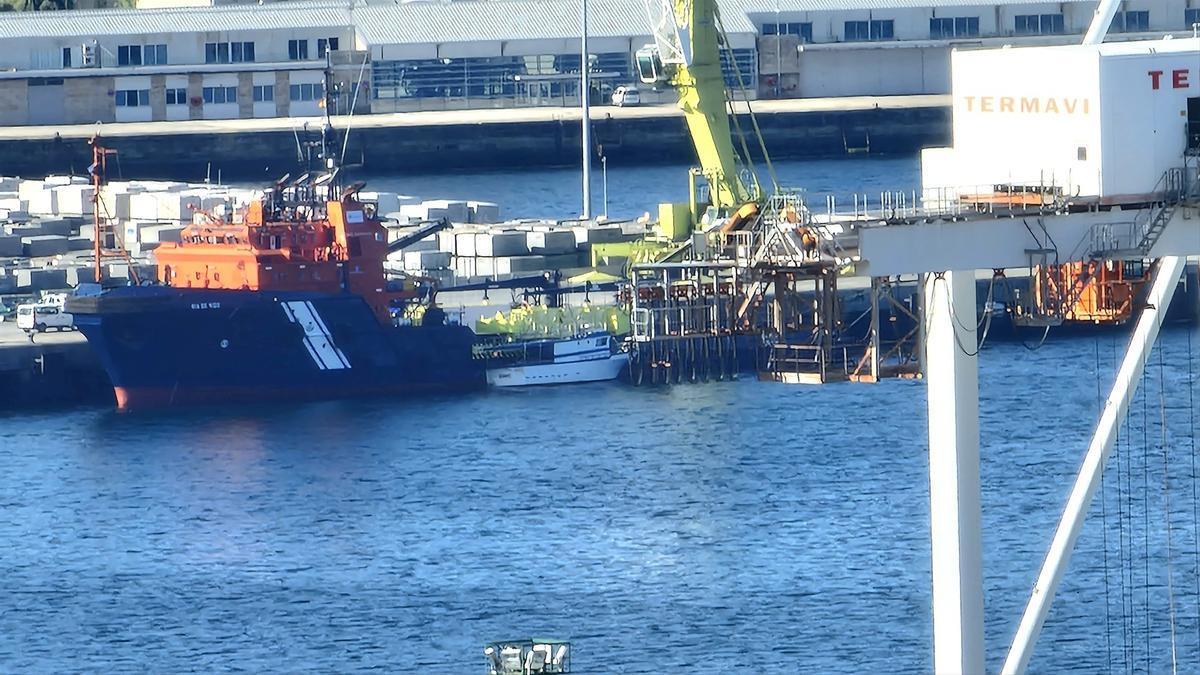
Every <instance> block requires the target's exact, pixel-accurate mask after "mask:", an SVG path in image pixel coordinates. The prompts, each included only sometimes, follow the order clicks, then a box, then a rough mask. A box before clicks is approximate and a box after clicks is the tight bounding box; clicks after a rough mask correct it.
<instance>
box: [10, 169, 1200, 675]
mask: <svg viewBox="0 0 1200 675" xmlns="http://www.w3.org/2000/svg"><path fill="white" fill-rule="evenodd" d="M888 162H893V164H889V163H888ZM905 162H907V163H905ZM847 167H849V169H853V170H859V171H861V172H862V173H861V176H860V177H862V178H863V181H864V182H869V181H871V180H876V181H878V180H883V179H884V178H886V177H887V176H888V175H891V173H892V172H894V171H909V172H911V171H912V170H913V162H912V160H911V159H910V160H905V161H904V162H902V161H900V160H887V161H886V162H880V163H871V162H867V163H847ZM855 167H858V168H857V169H854V168H855ZM905 167H907V168H905ZM799 168H800V169H803V167H799ZM835 168H836V167H835ZM813 170H814V171H815V170H816V169H813ZM650 177H651V178H652V177H653V176H652V175H650ZM561 179H562V176H559V180H560V182H561ZM649 179H650V178H647V180H649ZM474 180H475V182H476V183H478V184H480V185H483V184H486V183H487V180H488V179H487V177H486V176H484V177H479V176H477V177H475V178H474ZM810 184H811V182H810ZM831 185H832V183H831ZM460 187H461V186H460ZM834 187H835V188H836V187H837V186H836V185H835V186H834ZM456 189H457V188H456ZM489 189H491V188H489ZM672 189H673V188H672ZM849 189H853V188H848V189H847V191H849ZM413 191H414V192H425V193H426V195H427V196H456V195H454V194H445V195H433V194H428V191H427V190H421V191H417V190H413ZM568 193H569V189H567V188H563V189H561V190H560V191H559V192H558V193H556V194H558V197H556V198H555V199H557V200H558V202H561V203H567V202H569V201H570V200H571V199H573V198H572V197H571V196H570V195H569V194H568ZM484 198H488V197H487V196H485V197H484ZM545 201H546V200H543V202H545ZM551 201H552V200H551ZM539 203H541V202H538V201H537V200H531V201H530V202H528V203H526V204H525V206H524V207H520V208H523V209H525V211H524V213H526V214H528V215H538V214H537V213H533V211H536V207H537V206H538V204H539ZM546 203H549V202H546ZM551 206H555V204H551ZM1197 340H1200V338H1196V337H1195V336H1191V335H1190V334H1189V332H1187V331H1185V330H1182V329H1174V330H1171V331H1169V332H1168V333H1167V334H1166V335H1165V337H1164V340H1163V345H1165V346H1164V347H1163V348H1162V350H1161V352H1156V353H1155V354H1154V355H1153V356H1152V357H1151V360H1150V363H1151V365H1150V368H1149V369H1148V374H1147V379H1146V382H1145V384H1144V387H1143V389H1142V392H1143V393H1144V394H1145V395H1139V397H1138V399H1137V400H1136V401H1135V403H1134V405H1133V412H1132V414H1131V419H1130V425H1129V429H1130V433H1128V434H1127V436H1126V438H1125V439H1124V440H1123V441H1122V443H1121V445H1120V451H1119V453H1118V454H1117V457H1116V459H1114V460H1113V462H1112V464H1111V466H1110V472H1109V474H1108V477H1107V478H1106V481H1105V486H1104V490H1103V493H1102V494H1103V496H1104V499H1102V500H1100V501H1098V502H1097V504H1096V506H1095V507H1094V508H1093V509H1092V517H1091V518H1090V520H1089V522H1088V524H1087V526H1086V527H1085V529H1084V532H1083V535H1082V536H1081V538H1080V549H1079V551H1078V553H1077V554H1076V556H1075V558H1074V560H1073V563H1072V566H1071V572H1070V574H1069V575H1068V577H1067V579H1066V581H1065V583H1064V586H1063V589H1062V592H1061V594H1060V597H1059V600H1058V602H1057V603H1056V604H1055V606H1054V609H1053V610H1052V612H1051V614H1050V618H1049V621H1048V624H1047V629H1046V633H1045V635H1044V636H1043V638H1042V641H1041V643H1040V646H1039V649H1038V651H1037V654H1036V655H1035V659H1034V662H1033V669H1034V670H1035V671H1037V672H1045V673H1061V672H1068V671H1070V672H1080V673H1092V672H1105V671H1107V670H1109V666H1110V665H1111V666H1112V670H1114V671H1116V672H1123V671H1126V670H1127V669H1130V670H1138V671H1149V672H1167V671H1169V669H1170V667H1171V660H1170V659H1171V626H1172V621H1171V617H1172V613H1173V614H1174V618H1175V620H1174V626H1175V629H1176V630H1175V635H1176V645H1177V655H1178V660H1179V665H1180V668H1179V669H1180V670H1181V671H1183V672H1196V671H1197V670H1200V649H1198V637H1197V636H1198V635H1200V633H1198V631H1200V623H1198V622H1197V614H1198V613H1200V611H1198V610H1200V605H1198V604H1197V603H1198V599H1200V596H1198V595H1197V589H1198V586H1197V578H1196V574H1195V566H1196V563H1197V556H1196V545H1197V544H1196V536H1195V532H1196V520H1195V515H1196V511H1195V509H1196V508H1197V502H1196V501H1195V495H1196V492H1195V490H1196V484H1195V481H1194V480H1193V479H1192V476H1193V473H1192V466H1193V457H1194V455H1193V447H1192V442H1191V434H1190V428H1191V426H1192V421H1193V420H1192V417H1193V414H1192V410H1193V409H1194V406H1193V405H1192V398H1193V397H1192V394H1191V389H1190V386H1189V385H1190V383H1189V372H1191V370H1192V368H1191V365H1192V364H1190V362H1189V358H1188V349H1189V347H1190V346H1191V345H1192V343H1193V342H1195V343H1196V346H1197V347H1198V348H1200V341H1197ZM1122 345H1123V337H1121V336H1119V335H1118V336H1113V335H1103V336H1101V337H1095V338H1093V337H1087V338H1081V339H1075V340H1060V341H1054V340H1051V341H1050V342H1048V343H1047V344H1046V345H1045V346H1044V347H1043V348H1041V349H1040V350H1038V351H1032V352H1031V351H1028V350H1027V349H1026V348H1025V347H1023V346H1022V345H1020V344H1016V343H1008V344H1004V343H997V344H992V345H989V346H988V347H987V348H985V349H984V350H983V353H982V356H981V359H980V365H981V390H982V394H981V409H982V413H981V425H982V438H983V442H982V455H983V486H984V487H983V490H984V492H983V499H984V533H983V541H984V546H985V551H984V555H985V566H986V568H985V580H986V586H987V598H986V600H987V606H986V612H987V627H986V641H987V648H988V663H989V668H990V669H991V670H996V669H998V667H999V663H1000V660H1001V659H1002V657H1003V652H1004V649H1005V648H1006V647H1007V643H1008V641H1009V640H1010V638H1011V635H1012V632H1013V630H1014V628H1015V625H1016V621H1017V618H1018V614H1019V611H1020V607H1021V605H1022V604H1023V602H1024V600H1025V597H1026V594H1027V591H1028V589H1029V587H1030V586H1031V584H1032V582H1033V579H1034V577H1035V572H1036V566H1037V565H1038V564H1039V563H1040V561H1041V558H1042V555H1043V553H1044V551H1045V547H1046V544H1047V543H1048V541H1049V538H1050V535H1051V532H1052V527H1053V523H1054V522H1055V519H1056V518H1057V515H1058V511H1059V509H1060V507H1061V505H1062V503H1063V501H1064V499H1065V496H1066V492H1067V488H1068V485H1069V481H1070V480H1071V477H1072V476H1073V474H1074V472H1075V470H1076V467H1077V464H1078V462H1079V458H1080V457H1081V456H1082V452H1083V449H1084V448H1085V446H1086V444H1087V440H1088V437H1089V434H1090V431H1091V426H1092V424H1093V423H1094V419H1095V417H1096V411H1097V389H1098V385H1100V386H1102V387H1104V388H1107V386H1108V382H1109V380H1110V379H1111V375H1112V372H1113V370H1114V365H1113V364H1114V358H1115V355H1116V354H1117V353H1118V352H1119V351H1120V349H1121V348H1122ZM1160 355H1161V365H1160V363H1159V360H1160ZM1195 369H1196V370H1200V360H1197V363H1196V364H1195ZM1161 420H1165V421H1166V425H1165V432H1166V441H1165V446H1166V447H1167V448H1168V451H1167V455H1168V457H1167V458H1165V459H1166V462H1165V463H1164V456H1163V455H1164V452H1163V450H1162V447H1163V445H1164V443H1163V427H1162V425H1161V423H1160V422H1161ZM1164 466H1169V467H1170V468H1169V471H1165V470H1164ZM927 483H928V478H927V459H926V431H925V389H924V385H923V384H922V383H920V382H913V381H887V382H884V383H881V384H878V385H853V384H833V385H826V386H823V387H819V388H815V387H799V386H785V385H776V384H767V383H760V382H757V381H754V380H752V379H748V378H743V379H741V380H739V381H737V382H723V383H710V384H707V385H681V386H675V387H671V388H633V387H629V386H626V385H619V384H614V385H580V386H574V387H561V388H544V389H534V390H528V391H503V392H492V393H481V394H477V395H472V396H467V397H461V398H439V399H427V400H420V401H410V400H392V399H387V400H374V401H356V402H332V403H312V404H305V405H298V406H286V407H284V406H274V407H258V408H232V407H231V408H212V409H205V410H202V411H192V412H187V413H169V414H154V415H118V414H115V413H113V412H111V411H109V410H107V409H99V408H84V409H75V410H69V411H54V412H47V413H41V414H29V413H23V414H14V413H0V543H2V546H0V579H2V580H3V587H4V588H3V591H4V592H3V593H2V594H0V671H3V672H34V671H56V672H61V671H87V672H115V671H129V670H142V671H152V672H173V671H181V670H201V671H211V670H217V669H225V668H238V669H243V670H247V671H253V672H269V671H276V672H277V671H295V670H320V671H325V672H352V671H358V670H367V669H377V670H382V671H390V672H412V671H416V670H418V669H420V671H421V672H434V673H471V672H482V671H483V662H482V651H481V650H482V646H483V644H484V643H485V642H486V641H489V640H493V639H500V638H507V637H512V636H526V635H530V634H538V635H550V636H560V637H564V638H568V639H570V640H572V641H573V644H574V646H575V654H574V659H573V661H574V665H575V670H576V671H577V672H583V673H645V672H659V673H728V672H770V673H793V672H808V673H833V672H846V673H900V672H905V673H907V672H929V671H930V670H931V669H932V654H931V649H932V648H931V621H932V619H931V616H930V571H929V570H930V563H929V556H930V554H929V545H928V540H929V525H928V523H929V512H928V510H929V500H928V484H927ZM1165 488H1166V489H1165ZM1166 494H1169V495H1170V498H1169V499H1165V498H1164V495H1166ZM1168 513H1169V514H1170V516H1169V517H1168V515H1167V514H1168ZM1168 524H1169V525H1170V528H1169V532H1170V534H1169V536H1170V542H1171V545H1170V547H1169V548H1168V545H1167V541H1168ZM1168 580H1170V582H1171V583H1170V590H1169V592H1168V588H1167V586H1168V584H1167V582H1168Z"/></svg>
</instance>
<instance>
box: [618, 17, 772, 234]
mask: <svg viewBox="0 0 1200 675" xmlns="http://www.w3.org/2000/svg"><path fill="white" fill-rule="evenodd" d="M647 9H648V10H649V13H650V20H651V23H652V25H653V29H654V32H655V45H652V46H647V47H645V48H643V49H640V50H638V52H637V54H636V62H637V68H638V77H639V78H640V79H641V80H642V82H645V83H655V84H669V85H671V86H672V87H674V88H675V90H676V92H677V93H678V95H679V107H680V109H682V110H683V114H684V117H685V119H686V120H687V125H688V131H689V132H690V134H691V137H692V144H693V145H694V147H695V149H696V156H697V158H698V159H699V161H700V172H701V173H702V174H703V176H704V178H705V180H707V181H708V185H709V192H710V198H711V201H712V204H713V206H716V207H717V208H718V209H719V210H720V211H722V212H726V213H727V212H729V211H732V210H734V209H737V208H738V207H740V206H741V205H743V204H745V203H746V202H748V201H755V200H757V199H758V198H759V187H758V184H757V181H755V182H754V183H752V184H751V185H745V184H744V183H743V181H742V179H741V178H740V177H739V175H738V168H737V167H738V164H737V153H736V152H735V151H734V147H733V138H732V134H731V131H730V124H729V111H728V108H727V106H728V101H727V100H726V96H725V80H724V77H723V76H722V73H721V48H722V40H723V36H722V32H721V31H720V30H719V25H718V17H717V11H718V9H717V3H716V0H647ZM695 215H698V214H695Z"/></svg>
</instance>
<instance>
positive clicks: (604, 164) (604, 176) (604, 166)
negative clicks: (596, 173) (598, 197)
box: [600, 155, 608, 220]
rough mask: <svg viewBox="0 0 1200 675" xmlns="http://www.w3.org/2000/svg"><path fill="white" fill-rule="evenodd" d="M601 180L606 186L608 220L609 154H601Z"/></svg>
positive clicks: (606, 215) (605, 207)
mask: <svg viewBox="0 0 1200 675" xmlns="http://www.w3.org/2000/svg"><path fill="white" fill-rule="evenodd" d="M600 180H601V182H602V183H603V186H604V219H605V220H608V155H600Z"/></svg>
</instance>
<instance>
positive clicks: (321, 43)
mask: <svg viewBox="0 0 1200 675" xmlns="http://www.w3.org/2000/svg"><path fill="white" fill-rule="evenodd" d="M337 49H338V39H337V38H335V37H334V38H317V58H318V59H323V58H325V52H327V51H334V52H336V51H337Z"/></svg>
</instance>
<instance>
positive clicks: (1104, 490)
mask: <svg viewBox="0 0 1200 675" xmlns="http://www.w3.org/2000/svg"><path fill="white" fill-rule="evenodd" d="M994 278H995V277H993V279H994ZM1092 344H1093V348H1094V351H1095V353H1096V367H1095V373H1096V417H1097V418H1099V417H1100V415H1101V414H1103V412H1104V393H1103V390H1102V389H1101V387H1100V338H1098V337H1097V338H1095V339H1094V340H1093V342H1092ZM1106 473H1107V472H1105V471H1101V472H1100V523H1101V527H1100V534H1101V545H1102V547H1103V548H1102V550H1103V551H1104V556H1103V558H1104V648H1105V649H1104V653H1105V658H1104V665H1105V670H1107V671H1108V672H1110V673H1111V672H1112V615H1111V613H1110V608H1111V605H1112V601H1111V600H1110V597H1109V589H1108V484H1107V480H1106V479H1105V474H1106Z"/></svg>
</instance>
